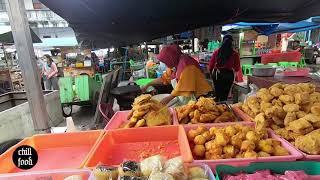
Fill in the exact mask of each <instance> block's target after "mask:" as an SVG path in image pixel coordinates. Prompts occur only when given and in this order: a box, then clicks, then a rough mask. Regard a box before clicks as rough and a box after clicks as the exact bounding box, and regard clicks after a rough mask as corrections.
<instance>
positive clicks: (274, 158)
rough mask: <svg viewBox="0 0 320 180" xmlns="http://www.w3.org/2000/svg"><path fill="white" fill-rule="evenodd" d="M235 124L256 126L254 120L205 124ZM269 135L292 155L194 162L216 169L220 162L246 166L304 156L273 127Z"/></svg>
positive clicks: (217, 125) (190, 127) (189, 127)
mask: <svg viewBox="0 0 320 180" xmlns="http://www.w3.org/2000/svg"><path fill="white" fill-rule="evenodd" d="M235 124H243V125H248V126H254V123H252V122H237V123H220V124H213V125H205V126H206V127H207V128H211V127H225V126H229V125H231V126H232V125H235ZM196 127H198V125H189V126H184V129H185V131H186V132H188V131H189V130H190V129H193V128H196ZM268 133H269V136H270V137H272V138H274V139H276V140H278V141H280V142H281V145H282V147H284V148H286V149H287V150H288V151H289V152H290V155H288V156H271V157H259V158H232V159H220V160H196V159H194V161H193V163H195V164H197V163H204V164H208V165H209V166H210V167H211V168H212V169H215V167H216V166H217V165H219V164H227V165H232V166H244V165H248V164H250V163H252V162H273V161H295V160H297V159H301V158H303V155H302V154H301V153H300V152H299V151H298V150H296V149H295V148H293V147H292V145H291V144H290V143H287V142H286V141H284V140H283V139H282V138H280V137H278V136H277V135H276V134H274V132H273V131H272V130H271V129H268Z"/></svg>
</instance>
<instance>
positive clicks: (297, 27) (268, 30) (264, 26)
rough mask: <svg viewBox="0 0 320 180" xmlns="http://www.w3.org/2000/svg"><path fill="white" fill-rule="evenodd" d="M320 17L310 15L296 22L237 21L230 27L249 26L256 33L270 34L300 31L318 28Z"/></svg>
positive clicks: (319, 26)
mask: <svg viewBox="0 0 320 180" xmlns="http://www.w3.org/2000/svg"><path fill="white" fill-rule="evenodd" d="M319 19H320V17H312V18H309V19H307V20H304V21H299V22H296V23H246V22H239V23H234V24H230V25H228V26H230V28H232V29H242V28H248V27H251V28H253V29H254V30H255V31H257V32H258V33H261V34H264V35H270V34H274V33H283V32H301V31H307V30H312V29H317V28H320V22H318V21H319Z"/></svg>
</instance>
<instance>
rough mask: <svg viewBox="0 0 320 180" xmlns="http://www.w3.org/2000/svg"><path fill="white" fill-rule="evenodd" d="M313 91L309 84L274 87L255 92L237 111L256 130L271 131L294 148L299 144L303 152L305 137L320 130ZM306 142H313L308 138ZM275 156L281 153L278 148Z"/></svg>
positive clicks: (318, 99) (317, 95)
mask: <svg viewBox="0 0 320 180" xmlns="http://www.w3.org/2000/svg"><path fill="white" fill-rule="evenodd" d="M315 90H316V86H315V85H314V84H311V83H299V84H282V83H277V84H274V85H272V86H271V87H270V88H269V89H266V88H262V89H260V90H258V92H257V95H256V96H249V97H247V99H246V101H245V102H244V103H242V104H241V103H239V105H238V107H239V108H240V109H241V110H242V111H243V112H245V113H246V114H248V115H249V116H250V117H251V118H252V119H254V121H255V122H256V129H257V130H261V129H264V128H267V127H271V128H272V129H273V130H274V131H275V132H276V134H278V135H280V136H281V137H283V138H284V139H286V140H287V141H289V142H290V143H292V144H293V145H296V143H298V145H299V146H298V147H299V148H300V150H302V149H301V148H302V147H303V145H301V144H303V143H302V139H304V137H305V136H306V134H308V133H310V132H311V131H316V130H317V129H319V128H320V92H316V91H315ZM272 96H273V97H272ZM271 97H272V98H271ZM298 139H299V141H297V140H298ZM307 140H309V141H310V143H311V142H312V141H313V140H312V138H310V137H309V136H308V138H307ZM309 149H311V148H309ZM304 152H307V151H304ZM309 152H311V151H309ZM312 152H314V151H312ZM277 153H280V154H281V153H282V150H281V148H278V149H277ZM259 154H260V155H261V156H262V155H266V154H264V153H261V152H259V153H258V156H259ZM318 154H320V153H319V152H318Z"/></svg>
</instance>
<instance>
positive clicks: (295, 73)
mask: <svg viewBox="0 0 320 180" xmlns="http://www.w3.org/2000/svg"><path fill="white" fill-rule="evenodd" d="M309 72H310V69H309V68H298V69H297V70H296V71H284V72H283V76H289V77H291V76H304V77H306V76H309Z"/></svg>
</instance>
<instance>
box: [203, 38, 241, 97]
mask: <svg viewBox="0 0 320 180" xmlns="http://www.w3.org/2000/svg"><path fill="white" fill-rule="evenodd" d="M232 41H233V38H232V36H231V35H225V36H224V37H223V41H222V45H221V47H220V48H219V49H217V50H216V51H214V52H213V54H212V57H211V59H210V63H209V70H210V72H212V80H213V83H214V89H215V94H216V101H226V100H227V99H228V94H229V92H230V89H231V86H232V84H233V82H234V79H235V73H236V72H238V71H239V70H240V56H239V53H237V52H236V51H235V50H234V49H233V47H232Z"/></svg>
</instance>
